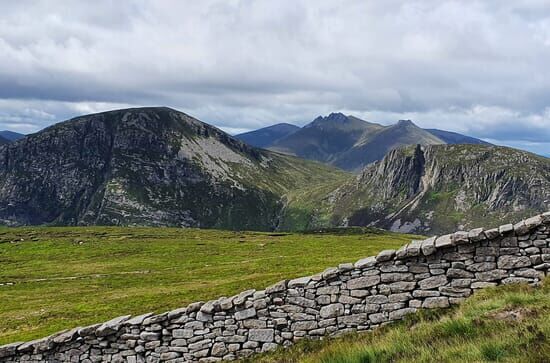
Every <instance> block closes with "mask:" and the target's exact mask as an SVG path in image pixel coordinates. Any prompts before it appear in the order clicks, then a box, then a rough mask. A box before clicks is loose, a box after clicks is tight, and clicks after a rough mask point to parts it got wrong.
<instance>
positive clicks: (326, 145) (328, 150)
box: [269, 113, 383, 164]
mask: <svg viewBox="0 0 550 363" xmlns="http://www.w3.org/2000/svg"><path fill="white" fill-rule="evenodd" d="M382 127H383V126H381V125H378V124H373V123H369V122H366V121H363V120H361V119H358V118H356V117H353V116H346V115H344V114H341V113H331V114H330V115H329V116H326V117H321V116H319V117H318V118H316V119H315V120H313V122H311V123H309V124H307V125H306V126H304V127H303V128H302V129H300V130H298V131H296V132H294V133H293V134H291V135H289V136H287V137H285V138H282V139H279V140H276V141H275V142H274V143H273V144H272V145H271V146H270V147H269V149H271V150H276V151H280V152H284V153H288V154H292V155H296V156H299V157H302V158H305V159H310V160H316V161H320V162H324V163H329V164H334V162H335V160H337V159H338V155H339V154H340V153H343V152H345V151H347V150H349V149H350V148H351V147H353V145H355V143H356V142H357V141H359V139H360V138H361V136H362V135H363V134H365V133H371V132H374V131H376V130H379V129H381V128H382Z"/></svg>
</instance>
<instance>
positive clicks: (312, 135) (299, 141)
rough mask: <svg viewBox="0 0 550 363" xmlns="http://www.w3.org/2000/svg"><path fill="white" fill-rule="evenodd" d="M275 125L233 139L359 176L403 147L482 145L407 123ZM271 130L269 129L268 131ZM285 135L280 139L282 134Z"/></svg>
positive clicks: (326, 120)
mask: <svg viewBox="0 0 550 363" xmlns="http://www.w3.org/2000/svg"><path fill="white" fill-rule="evenodd" d="M280 125H288V124H278V125H274V126H270V127H267V128H263V129H259V130H256V131H251V132H248V133H246V134H241V135H237V136H236V137H237V138H239V139H241V140H243V141H245V142H247V143H249V144H251V145H255V146H259V147H262V148H267V149H270V150H274V151H278V152H282V153H286V154H289V155H296V156H299V157H301V158H305V159H310V160H315V161H320V162H323V163H327V164H330V165H334V166H337V167H339V168H341V169H344V170H348V171H352V172H359V171H360V170H361V169H362V168H363V167H365V166H366V165H368V164H369V163H372V162H374V161H377V160H380V159H382V158H383V157H384V156H385V155H386V154H387V153H388V152H389V151H390V150H393V149H395V148H398V147H401V146H406V145H415V144H422V145H436V144H486V145H490V144H489V143H486V142H484V141H482V140H479V139H476V138H473V137H469V136H465V135H461V134H458V133H455V132H449V131H443V130H437V129H422V128H420V127H418V126H416V125H415V124H414V123H413V122H412V121H410V120H401V121H399V122H397V123H396V124H395V125H390V126H382V125H379V124H376V123H370V122H367V121H364V120H361V119H359V118H357V117H354V116H346V115H344V114H342V113H331V114H330V115H328V116H325V117H323V116H319V117H317V118H316V119H315V120H313V121H312V122H311V123H309V124H307V125H306V126H304V127H303V128H301V129H298V128H297V126H294V127H292V128H283V130H284V131H282V132H274V131H276V130H278V129H280V128H281V126H280ZM272 128H273V129H272ZM286 131H288V134H286V135H284V132H286Z"/></svg>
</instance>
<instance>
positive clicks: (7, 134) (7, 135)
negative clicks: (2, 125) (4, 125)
mask: <svg viewBox="0 0 550 363" xmlns="http://www.w3.org/2000/svg"><path fill="white" fill-rule="evenodd" d="M0 137H2V138H4V139H7V140H9V141H16V140H19V139H22V138H23V137H25V135H23V134H20V133H18V132H13V131H8V130H4V131H0Z"/></svg>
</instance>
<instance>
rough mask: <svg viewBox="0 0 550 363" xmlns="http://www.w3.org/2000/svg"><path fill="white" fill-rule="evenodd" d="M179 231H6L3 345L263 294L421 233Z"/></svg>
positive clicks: (0, 311) (0, 290) (1, 235)
mask: <svg viewBox="0 0 550 363" xmlns="http://www.w3.org/2000/svg"><path fill="white" fill-rule="evenodd" d="M364 231H365V230H362V229H356V230H347V231H346V232H341V231H331V232H326V233H303V234H301V233H293V234H287V233H272V234H270V233H257V232H231V231H219V230H198V229H176V228H117V227H37V228H31V227H28V228H2V229H0V345H1V344H5V343H9V342H14V341H20V340H24V341H25V340H31V339H34V338H39V337H43V336H46V335H49V334H51V333H54V332H56V331H60V330H63V329H67V328H72V327H75V326H84V325H88V324H92V323H97V322H101V321H105V320H108V319H110V318H113V317H116V316H120V315H125V314H141V313H146V312H149V311H154V312H162V311H167V310H171V309H174V308H178V307H182V306H185V305H186V304H188V303H190V302H194V301H201V300H208V299H212V298H217V297H220V296H230V295H233V294H236V293H238V292H240V291H243V290H246V289H250V288H256V289H262V288H265V287H267V286H268V285H270V284H272V283H274V282H277V281H279V280H282V279H289V278H293V277H297V276H302V275H308V274H313V273H317V272H320V271H322V270H324V269H325V268H326V267H330V266H335V265H338V264H339V263H342V262H353V261H356V260H358V259H359V258H361V257H365V256H369V255H374V254H376V252H378V251H379V250H382V249H385V248H396V247H399V246H401V245H403V244H405V243H407V242H409V241H410V239H411V238H414V237H413V236H407V235H400V234H393V233H386V232H384V233H382V232H380V231H374V230H370V232H368V233H364Z"/></svg>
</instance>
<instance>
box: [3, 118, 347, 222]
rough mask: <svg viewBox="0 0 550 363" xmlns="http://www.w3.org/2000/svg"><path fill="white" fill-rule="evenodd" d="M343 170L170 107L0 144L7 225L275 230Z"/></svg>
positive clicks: (76, 122) (75, 122) (67, 125)
mask: <svg viewBox="0 0 550 363" xmlns="http://www.w3.org/2000/svg"><path fill="white" fill-rule="evenodd" d="M343 175H344V174H343V173H341V172H339V171H337V170H335V169H332V168H330V167H324V166H322V165H319V164H316V163H313V162H307V161H303V160H300V159H297V158H294V157H289V156H285V155H280V154H277V153H274V152H269V151H266V150H261V149H256V148H254V147H251V146H248V145H247V144H244V143H243V142H241V141H239V140H237V139H234V138H233V137H231V136H229V135H227V134H226V133H224V132H223V131H221V130H219V129H217V128H215V127H213V126H210V125H208V124H205V123H203V122H201V121H199V120H197V119H195V118H193V117H191V116H188V115H186V114H184V113H182V112H178V111H175V110H173V109H169V108H137V109H125V110H117V111H110V112H104V113H98V114H93V115H88V116H82V117H77V118H75V119H72V120H69V121H66V122H62V123H59V124H56V125H54V126H51V127H49V128H47V129H45V130H43V131H41V132H38V133H36V134H33V135H29V136H27V137H25V138H23V139H20V140H18V141H15V142H12V143H9V144H6V145H3V146H1V147H0V223H2V224H5V225H26V224H54V225H91V224H100V225H172V226H194V227H216V228H229V229H244V228H246V229H260V230H270V229H274V228H275V227H276V226H277V223H278V220H279V218H280V215H279V214H280V212H281V209H282V207H283V204H284V203H283V199H284V195H285V194H286V193H287V192H288V191H289V190H293V191H295V190H299V189H300V188H302V187H311V186H314V185H316V183H319V182H321V181H330V180H332V181H334V180H337V179H338V178H342V177H343Z"/></svg>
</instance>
